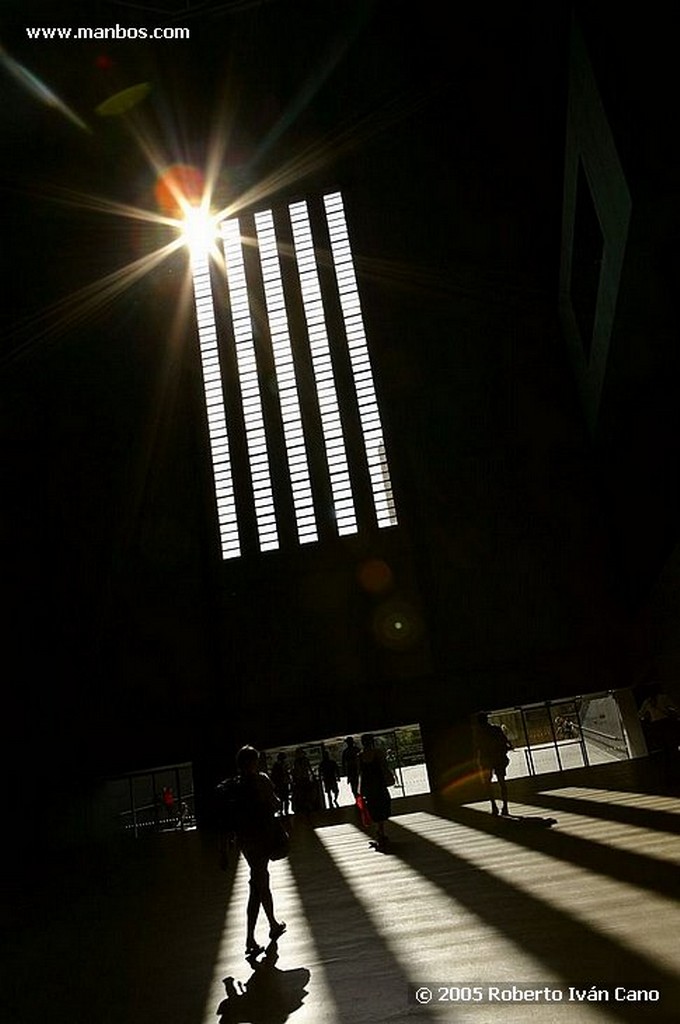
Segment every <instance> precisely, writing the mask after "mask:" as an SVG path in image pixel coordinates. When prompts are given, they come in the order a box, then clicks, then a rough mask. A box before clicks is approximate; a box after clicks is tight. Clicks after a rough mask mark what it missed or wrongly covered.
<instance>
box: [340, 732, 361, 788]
mask: <svg viewBox="0 0 680 1024" xmlns="http://www.w3.org/2000/svg"><path fill="white" fill-rule="evenodd" d="M360 753H361V751H360V750H359V748H358V746H357V745H356V743H355V742H354V737H353V736H348V737H347V739H346V740H345V746H344V749H343V751H342V757H341V759H340V761H341V764H342V773H343V775H346V776H347V783H348V785H349V788H350V789H351V790H352V796H353V797H354V799H355V800H356V797H357V794H358V792H359V754H360Z"/></svg>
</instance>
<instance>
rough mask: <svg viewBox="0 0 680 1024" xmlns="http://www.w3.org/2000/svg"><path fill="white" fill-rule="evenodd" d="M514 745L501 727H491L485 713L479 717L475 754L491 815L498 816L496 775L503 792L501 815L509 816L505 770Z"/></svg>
mask: <svg viewBox="0 0 680 1024" xmlns="http://www.w3.org/2000/svg"><path fill="white" fill-rule="evenodd" d="M511 749H512V744H511V743H510V741H509V739H508V738H507V736H506V735H505V733H504V732H503V730H502V729H501V727H500V726H499V725H491V723H490V722H489V719H488V716H487V715H486V714H485V713H484V712H480V714H478V715H477V721H476V729H475V753H476V757H477V765H478V767H479V771H480V772H481V775H482V779H483V783H484V789H485V791H486V794H487V796H488V799H489V801H490V802H491V813H492V814H498V804H497V803H496V800H495V798H494V792H493V783H492V775H493V774H494V773H495V775H496V779H497V780H498V786H499V788H500V791H501V800H502V806H501V811H500V813H501V814H502V815H504V816H507V815H508V814H509V813H510V812H509V811H508V787H507V784H506V781H505V770H506V768H507V766H508V764H509V762H510V758H509V757H508V751H509V750H511Z"/></svg>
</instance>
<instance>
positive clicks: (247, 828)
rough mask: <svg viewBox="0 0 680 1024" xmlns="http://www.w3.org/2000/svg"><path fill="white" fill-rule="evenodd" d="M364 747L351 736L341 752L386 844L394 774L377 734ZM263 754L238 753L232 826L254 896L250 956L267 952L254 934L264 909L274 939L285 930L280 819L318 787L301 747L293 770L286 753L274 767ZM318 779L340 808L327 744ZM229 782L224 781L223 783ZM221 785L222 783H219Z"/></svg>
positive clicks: (380, 844)
mask: <svg viewBox="0 0 680 1024" xmlns="http://www.w3.org/2000/svg"><path fill="white" fill-rule="evenodd" d="M361 742H362V746H361V748H360V747H358V746H357V744H356V743H355V741H354V739H353V737H351V736H348V737H347V739H346V740H345V747H344V750H343V753H342V758H341V761H342V771H343V772H344V774H345V775H346V776H347V780H348V783H349V786H350V789H351V790H352V794H353V796H354V797H355V799H357V801H358V803H359V804H360V805H361V808H362V810H363V812H364V815H365V816H364V817H363V819H362V820H363V822H364V823H367V822H368V821H369V820H370V822H371V823H374V824H375V829H376V837H375V840H374V843H373V845H374V846H375V847H376V848H378V849H384V847H385V845H386V843H387V837H386V835H385V822H386V821H387V820H388V818H389V817H390V813H391V797H390V792H389V787H390V786H393V785H394V784H395V778H394V775H393V774H392V771H391V769H390V768H389V766H388V764H387V759H386V756H385V753H384V751H383V750H382V748H381V747H379V746H378V745H377V744H376V741H375V737H374V736H373V735H372V734H370V733H367V734H366V735H364V736H362V738H361ZM263 767H265V768H266V767H267V765H266V762H263V760H262V755H261V754H260V753H259V752H258V751H257V750H256V749H255V748H254V747H252V746H245V747H242V748H241V750H239V752H238V754H237V757H236V768H237V772H238V777H237V779H236V780H230V781H233V782H235V784H236V789H237V791H238V804H239V811H238V814H237V816H236V818H235V824H234V826H233V830H234V838H235V839H236V841H237V843H238V847H239V849H240V850H241V852H242V853H243V856H244V857H245V860H246V862H247V864H248V867H249V869H250V877H249V895H248V903H247V907H246V957H247V958H248V959H253V958H257V957H258V956H259V955H260V954H261V953H263V952H264V947H263V946H261V945H260V944H259V942H258V941H257V938H256V935H255V928H256V925H257V921H258V918H259V916H260V911H261V910H262V911H263V912H264V914H265V917H266V918H267V921H268V924H269V939H270V942H272V943H275V942H277V941H278V939H279V938H280V936H281V935H283V933H284V932H285V930H286V925H285V922H283V921H279V920H278V919H277V917H276V915H275V912H274V900H273V897H272V892H271V885H270V879H269V862H270V860H272V859H274V858H275V854H274V852H273V851H274V843H275V842H276V841H277V839H276V838H275V833H276V831H277V829H276V826H277V824H278V825H279V826H280V823H281V818H282V816H287V815H288V813H289V812H290V806H291V803H292V806H293V809H296V808H297V809H303V810H304V809H306V808H307V806H308V803H307V802H306V800H307V797H306V794H307V793H308V791H309V789H310V788H311V787H312V786H315V782H314V777H313V773H312V768H311V764H310V762H309V759H308V758H307V756H306V754H305V752H304V750H303V749H302V748H301V747H300V748H298V750H297V751H296V753H295V758H294V760H293V767H292V770H291V769H289V768H288V765H287V758H286V755H285V753H284V752H281V753H280V754H278V756H277V758H276V760H275V762H274V764H273V765H272V767H271V770H270V771H263V770H262V769H263ZM318 778H319V779H320V781H321V783H322V785H323V788H324V790H325V792H326V794H327V795H328V799H329V806H333V807H338V806H339V803H338V794H339V780H340V767H339V766H338V764H337V762H336V761H334V760H333V759H332V758H331V756H330V753H329V751H328V750H326V749H324V751H323V753H322V758H321V762H320V764H319V767H318ZM222 785H223V786H224V785H225V784H224V783H223V784H222ZM218 788H219V787H218Z"/></svg>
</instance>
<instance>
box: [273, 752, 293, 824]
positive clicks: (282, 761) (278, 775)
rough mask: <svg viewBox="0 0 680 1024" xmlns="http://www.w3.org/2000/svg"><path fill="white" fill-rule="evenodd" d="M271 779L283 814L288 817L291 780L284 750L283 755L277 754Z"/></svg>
mask: <svg viewBox="0 0 680 1024" xmlns="http://www.w3.org/2000/svg"><path fill="white" fill-rule="evenodd" d="M269 777H270V779H271V780H272V785H273V786H274V792H275V793H276V795H277V797H278V798H279V800H280V801H281V814H283V815H284V817H286V816H287V815H289V814H290V787H291V779H290V768H289V767H288V759H287V757H286V754H285V751H283V750H282V751H281V753H279V754H277V756H276V760H275V761H274V764H273V765H272V770H271V772H270V773H269Z"/></svg>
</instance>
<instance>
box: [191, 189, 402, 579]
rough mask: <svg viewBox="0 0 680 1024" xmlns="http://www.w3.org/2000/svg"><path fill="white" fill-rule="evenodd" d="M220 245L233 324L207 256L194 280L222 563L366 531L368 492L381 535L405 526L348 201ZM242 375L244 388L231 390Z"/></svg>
mask: <svg viewBox="0 0 680 1024" xmlns="http://www.w3.org/2000/svg"><path fill="white" fill-rule="evenodd" d="M251 223H252V227H251V226H250V225H251ZM220 238H221V243H222V247H223V250H224V258H225V264H224V266H225V269H226V280H225V281H224V282H223V285H220V286H219V287H221V289H222V291H223V293H224V296H225V297H226V299H227V301H228V305H229V317H228V318H226V319H225V318H222V319H220V318H219V317H217V316H216V313H215V302H214V299H215V294H214V291H213V281H212V277H211V267H210V265H209V257H208V254H207V252H199V253H196V252H193V253H192V272H193V281H194V296H195V301H196V319H197V326H198V337H199V346H200V350H201V363H202V368H203V380H204V387H205V400H206V408H207V415H208V435H209V440H210V450H211V456H212V465H213V472H214V480H215V495H216V500H217V514H218V523H219V529H220V538H221V547H222V557H223V558H225V559H228V558H235V557H238V556H239V555H241V554H242V553H243V552H244V550H248V544H249V541H248V537H250V536H253V537H255V538H256V541H255V543H256V546H257V549H258V550H260V551H263V552H264V551H271V550H275V549H277V548H279V547H280V546H282V545H288V544H290V543H291V542H293V543H295V542H297V543H299V544H307V543H312V542H314V541H317V540H318V539H319V538H320V537H321V536H331V535H332V534H333V533H335V534H336V535H337V536H343V535H349V534H353V533H357V532H358V531H359V530H360V529H361V528H362V527H363V526H364V525H365V526H368V525H370V522H367V523H365V524H364V523H363V522H362V521H361V516H360V513H359V512H358V509H359V508H362V507H363V508H367V507H368V508H369V512H370V507H369V506H366V504H365V503H363V504H362V503H361V502H359V501H358V496H359V495H360V494H361V493H362V491H363V490H365V489H366V488H368V490H369V492H370V498H371V505H372V508H373V512H374V517H375V525H377V526H378V527H379V528H384V527H390V526H396V525H397V515H396V511H395V506H394V498H393V494H392V484H391V480H390V473H389V467H388V463H387V456H386V450H385V438H384V435H383V428H382V422H381V418H380V413H379V409H378V401H377V395H376V389H375V383H374V379H373V371H372V368H371V362H370V357H369V352H368V345H367V341H366V333H365V328H364V322H363V316H362V310H361V304H360V301H359V293H358V288H357V281H356V275H355V271H354V262H353V259H352V252H351V247H350V241H349V233H348V229H347V223H346V219H345V211H344V205H343V201H342V196H341V195H340V193H339V192H336V193H333V194H331V195H327V196H325V197H324V198H323V201H322V202H320V203H319V202H317V203H307V202H306V201H302V202H295V203H292V204H290V205H289V206H288V207H287V209H285V210H283V211H272V210H263V211H260V212H259V213H256V214H255V215H254V218H252V220H251V219H250V218H247V217H244V218H242V219H235V218H234V219H230V220H225V221H223V222H222V223H221V225H220ZM329 244H330V259H329V254H328V251H327V250H328V245H329ZM322 251H323V253H324V259H323V260H320V259H319V253H320V252H322ZM254 252H257V253H259V259H257V257H253V258H251V256H250V255H249V253H254ZM329 263H330V265H331V266H332V272H330V271H329V270H328V265H329ZM212 273H217V271H216V270H214V268H213V272H212ZM215 286H216V287H217V284H216V285H215ZM338 311H339V313H338ZM223 322H224V324H227V323H228V327H226V326H223ZM218 323H219V325H220V326H219V327H218ZM227 357H228V358H227ZM230 364H231V365H232V366H235V368H236V378H237V381H236V382H234V383H236V384H237V387H233V386H230V387H225V386H224V385H225V380H226V381H227V382H229V377H228V376H227V372H228V371H227V368H226V367H227V366H228V365H230ZM270 367H272V368H273V371H272V372H270ZM231 373H232V376H233V370H232V371H231ZM350 391H351V392H353V393H352V394H350V393H349V392H350ZM234 396H237V397H234ZM236 430H239V431H240V432H241V433H242V436H243V438H244V444H242V445H241V447H239V446H234V445H232V446H231V451H232V452H236V451H238V452H239V456H238V458H237V456H236V454H230V443H229V438H230V436H233V432H234V431H236ZM357 438H360V443H357V441H356V439H357ZM241 452H243V454H242V455H241ZM232 461H233V464H232ZM246 481H247V484H246ZM286 509H291V510H292V511H291V515H290V516H287V514H286ZM369 518H370V517H369ZM246 519H248V522H246ZM251 522H252V523H254V527H255V528H254V531H253V530H252V529H250V526H251ZM289 523H290V524H291V525H290V527H288V525H287V524H289ZM246 527H247V528H246Z"/></svg>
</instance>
